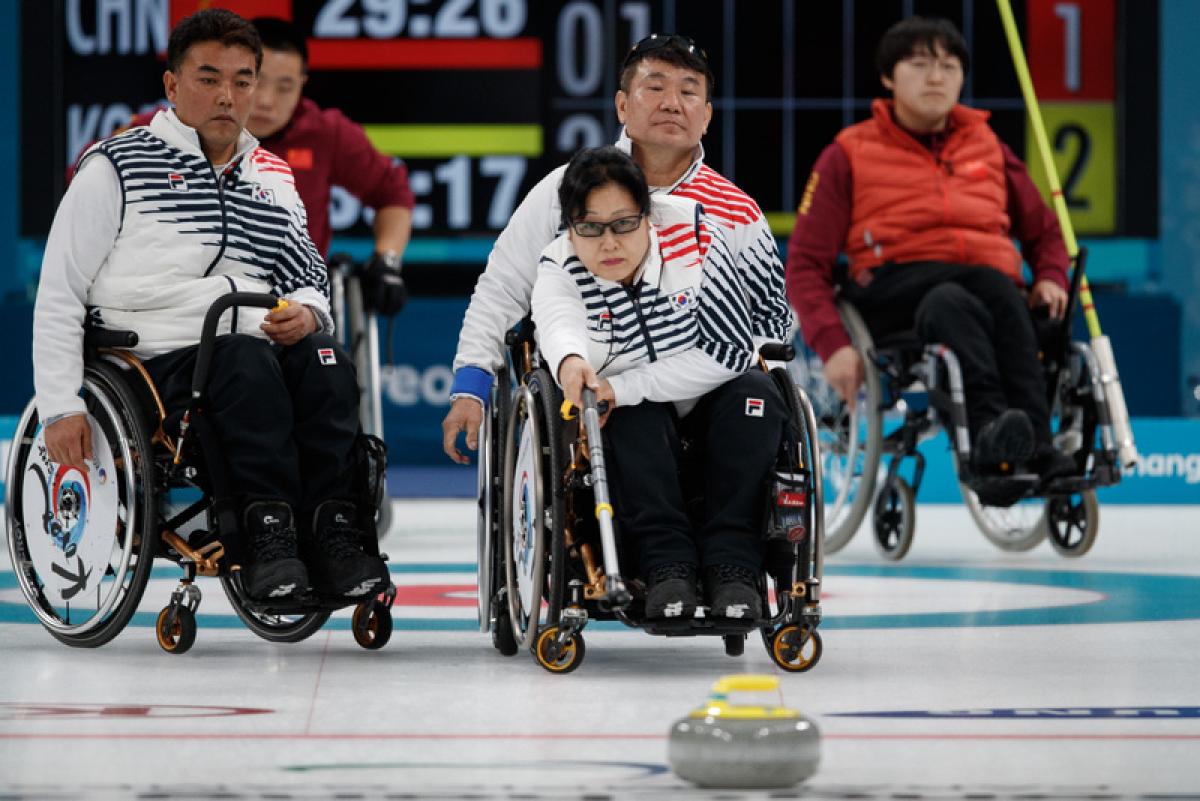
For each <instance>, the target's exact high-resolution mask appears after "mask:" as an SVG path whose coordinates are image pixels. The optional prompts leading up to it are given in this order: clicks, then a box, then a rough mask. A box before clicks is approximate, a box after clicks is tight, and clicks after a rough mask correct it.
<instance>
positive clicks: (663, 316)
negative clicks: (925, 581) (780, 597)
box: [532, 147, 786, 618]
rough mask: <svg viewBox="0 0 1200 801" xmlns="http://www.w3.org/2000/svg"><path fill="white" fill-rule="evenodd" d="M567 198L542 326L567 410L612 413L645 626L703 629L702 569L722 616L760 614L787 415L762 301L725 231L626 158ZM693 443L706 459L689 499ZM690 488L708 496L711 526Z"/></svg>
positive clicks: (537, 304)
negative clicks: (766, 515) (688, 621)
mask: <svg viewBox="0 0 1200 801" xmlns="http://www.w3.org/2000/svg"><path fill="white" fill-rule="evenodd" d="M558 197H559V201H560V205H561V208H562V223H563V226H564V227H565V228H566V233H565V234H563V235H562V236H560V237H559V238H558V239H556V240H555V241H554V242H553V243H551V244H550V245H549V246H548V247H547V248H546V249H545V250H543V251H542V255H541V261H540V264H539V265H538V276H537V281H536V283H535V285H534V288H533V297H532V307H533V320H534V323H535V324H536V326H537V332H538V338H539V346H540V348H541V352H542V354H543V355H544V357H545V359H546V364H547V367H548V368H549V370H550V372H551V374H553V375H554V376H556V378H557V380H558V382H559V384H560V385H561V386H562V388H563V394H564V395H565V396H566V398H567V399H569V400H571V401H572V402H574V403H576V404H579V403H580V395H581V393H582V388H583V387H584V386H588V387H590V388H592V389H594V390H596V392H597V395H598V397H599V398H600V399H601V400H607V401H608V402H609V404H610V407H611V409H612V411H611V412H610V413H609V416H608V419H607V422H606V427H605V456H606V463H607V464H608V467H609V481H610V484H611V486H612V489H613V497H614V500H615V502H616V503H615V506H616V511H617V521H618V523H619V525H620V526H621V530H622V532H623V534H624V535H625V538H626V541H627V542H634V543H636V547H637V551H638V566H639V568H640V570H639V572H640V574H641V575H642V576H643V577H644V578H645V579H646V581H647V596H646V616H647V617H648V618H664V617H683V618H690V617H692V616H693V615H694V613H695V611H696V607H697V605H698V604H699V597H698V595H697V592H696V587H697V577H698V575H699V572H700V571H701V570H703V575H704V584H705V589H706V593H707V596H708V597H707V602H708V604H709V605H710V608H711V610H712V611H711V612H710V614H712V615H715V616H718V617H733V618H757V617H760V616H761V613H762V610H761V609H760V603H759V595H758V591H757V590H756V584H757V581H758V576H759V575H760V574H761V572H762V561H763V553H762V541H761V536H760V532H761V514H762V487H763V483H764V480H765V478H766V475H767V472H768V471H769V470H770V468H771V465H772V464H773V463H774V457H775V453H776V450H777V449H778V446H779V442H780V440H781V437H782V435H783V424H784V420H785V418H786V410H785V409H786V407H785V405H784V400H783V399H782V398H781V397H779V395H778V392H777V390H776V389H775V386H774V383H773V382H772V381H771V379H770V378H769V377H768V376H767V375H766V374H765V373H759V372H756V371H750V370H749V368H750V366H751V362H752V358H753V355H754V343H753V341H752V337H751V310H750V301H749V299H748V295H747V293H746V291H745V288H744V286H743V282H742V279H741V277H740V273H739V272H738V270H737V268H736V267H735V260H734V258H733V256H732V253H731V251H730V248H729V245H728V243H727V242H726V237H725V233H724V232H723V230H722V229H721V227H720V226H718V225H714V224H712V223H711V222H710V221H709V219H708V218H707V217H706V216H705V214H704V212H703V209H702V208H701V207H700V206H699V205H698V204H697V203H696V202H695V201H692V200H688V199H686V198H680V197H675V196H670V195H655V196H653V197H651V195H650V191H649V188H648V186H647V184H646V179H645V176H644V174H643V173H642V170H641V168H639V167H638V165H637V164H635V163H634V161H633V160H632V159H631V158H630V157H629V156H627V155H626V154H625V153H623V152H621V151H620V150H618V149H617V148H615V147H600V148H593V149H587V150H582V151H580V152H579V153H578V154H576V156H575V157H574V158H573V159H572V160H571V163H570V164H569V165H568V166H567V169H566V172H565V173H564V174H563V179H562V183H561V184H560V186H559V189H558ZM735 379H736V381H735ZM760 379H761V380H760ZM748 388H749V394H748V393H747V389H748ZM751 395H752V396H753V397H750V396H751ZM681 439H687V440H688V441H689V442H692V443H694V444H695V446H696V447H695V449H694V451H695V452H697V453H699V454H701V456H700V459H701V463H700V464H699V466H698V469H696V471H695V472H696V475H697V478H698V482H699V484H698V485H697V486H688V487H687V488H686V490H685V487H683V486H681V482H680V473H681V469H682V468H683V467H684V465H682V464H681V459H680V457H681V454H682V448H681V444H680V443H681ZM685 491H687V492H689V493H690V494H693V495H695V494H699V495H702V496H703V498H704V510H703V511H704V513H703V515H702V518H701V519H702V521H703V522H702V523H701V524H700V525H699V526H698V527H696V528H693V526H692V524H691V522H690V520H689V517H688V510H687V508H686V505H685V497H687V496H686V495H685Z"/></svg>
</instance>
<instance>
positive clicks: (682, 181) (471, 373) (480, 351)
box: [442, 34, 790, 464]
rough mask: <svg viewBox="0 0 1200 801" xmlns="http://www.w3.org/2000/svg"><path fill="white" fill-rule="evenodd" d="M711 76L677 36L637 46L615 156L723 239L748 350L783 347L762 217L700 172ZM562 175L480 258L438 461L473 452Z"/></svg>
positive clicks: (550, 237) (548, 181)
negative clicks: (696, 206) (736, 279)
mask: <svg viewBox="0 0 1200 801" xmlns="http://www.w3.org/2000/svg"><path fill="white" fill-rule="evenodd" d="M712 92H713V75H712V71H711V70H710V69H709V66H708V61H707V56H706V55H705V53H704V51H703V50H702V49H700V48H699V47H698V46H697V45H696V43H695V42H693V41H692V40H691V39H688V38H686V37H683V36H677V35H661V34H655V35H652V36H648V37H646V38H645V39H642V40H641V41H640V42H638V43H637V44H636V45H634V46H633V48H632V49H631V50H630V51H629V54H628V55H627V56H626V57H625V60H624V62H623V63H622V64H621V74H620V89H619V90H618V91H617V94H616V98H615V102H616V109H617V117H618V119H619V120H620V121H621V123H622V124H623V126H624V128H623V130H622V131H621V134H620V136H619V138H618V139H617V143H616V146H617V147H618V148H620V149H621V150H624V151H625V152H626V153H629V154H630V155H631V156H632V157H633V160H634V161H635V162H637V164H638V166H639V167H641V168H642V171H643V172H644V173H645V175H646V179H647V182H648V183H649V184H650V187H651V192H652V193H654V194H658V193H667V194H672V195H679V196H682V197H686V198H690V199H692V200H696V201H699V203H700V204H701V205H702V206H703V208H704V212H705V213H706V214H707V215H708V216H709V217H710V218H711V219H712V220H713V221H714V222H716V223H717V224H718V225H720V226H721V227H722V228H723V229H724V230H725V233H726V237H727V239H728V240H729V243H730V245H731V249H732V251H733V253H734V254H735V258H736V260H737V268H738V271H739V274H740V275H741V277H742V283H743V287H744V290H745V291H746V293H747V296H748V298H749V300H750V306H751V309H752V311H753V318H752V321H751V322H752V332H753V334H754V338H755V343H756V344H761V343H762V342H766V341H782V340H783V339H784V338H786V336H787V334H788V329H789V325H790V311H789V309H788V305H787V300H786V297H785V291H784V273H783V265H782V264H781V263H780V261H779V254H778V253H777V251H776V248H775V239H774V237H773V236H772V234H771V230H770V227H769V226H768V225H767V221H766V219H765V218H764V216H763V213H762V211H761V210H760V209H759V208H758V204H756V203H755V202H754V201H753V200H752V199H751V198H750V196H749V195H747V194H746V193H744V192H742V191H741V190H740V189H738V188H737V186H735V185H734V184H733V183H732V182H730V181H728V180H727V179H725V178H724V177H722V176H721V175H720V174H719V173H717V172H716V171H715V170H713V169H712V168H711V167H709V166H707V165H706V164H705V163H704V147H703V146H702V145H701V144H700V139H701V137H702V136H704V134H705V132H706V131H707V130H708V125H709V122H710V121H711V120H712V112H713V109H712V102H711V100H712ZM565 170H566V165H563V166H561V167H559V168H558V169H556V170H554V171H553V172H551V173H550V174H549V175H547V176H546V177H545V178H543V179H542V180H541V181H540V182H539V183H538V184H537V185H536V186H534V187H533V189H531V190H530V191H529V194H528V195H526V196H525V199H524V200H523V201H522V202H521V204H520V206H518V207H517V210H516V211H515V212H514V213H513V216H512V219H511V220H510V221H509V223H508V225H507V226H505V228H504V230H503V231H502V232H501V233H500V236H499V237H498V238H497V239H496V245H495V247H494V248H493V249H492V252H491V255H490V256H489V257H488V263H487V268H486V269H485V270H484V272H483V274H482V275H481V276H480V278H479V282H478V283H477V284H476V285H475V293H474V295H473V296H472V297H471V304H470V306H469V307H468V308H467V313H466V316H465V318H464V320H463V327H462V331H461V333H460V334H459V340H458V351H457V353H456V354H455V357H454V384H453V386H452V387H451V391H450V397H451V401H452V405H451V407H450V412H449V413H448V414H447V415H446V419H445V420H444V421H443V423H442V432H443V443H442V444H443V448H444V450H445V451H446V455H447V456H449V457H450V458H451V459H453V460H454V461H456V462H458V463H460V464H466V463H467V462H468V461H469V459H468V457H467V456H466V455H465V454H464V453H462V452H461V451H459V449H458V445H457V441H458V437H459V435H460V434H461V433H463V432H465V434H466V444H467V447H468V448H470V449H471V450H475V449H476V447H477V446H478V435H479V426H480V424H481V423H482V421H483V411H484V407H485V405H486V403H487V399H488V397H489V394H490V392H491V387H492V383H493V381H494V377H495V372H496V370H497V369H498V368H499V367H500V366H501V365H502V364H503V363H504V335H505V333H506V332H507V331H508V330H509V329H510V328H512V326H513V325H515V324H516V323H517V322H518V321H520V320H521V318H523V317H524V316H525V315H526V314H527V313H528V312H529V303H530V300H529V299H530V295H531V293H532V291H533V282H534V280H535V278H536V276H537V266H538V257H539V254H540V253H541V251H542V249H543V248H545V247H546V246H547V245H549V244H550V243H551V242H552V241H554V239H555V238H557V237H558V236H559V235H560V234H561V233H563V231H564V229H563V228H562V223H561V216H562V215H561V210H560V208H559V201H558V187H559V184H560V183H561V182H562V176H563V173H564V171H565Z"/></svg>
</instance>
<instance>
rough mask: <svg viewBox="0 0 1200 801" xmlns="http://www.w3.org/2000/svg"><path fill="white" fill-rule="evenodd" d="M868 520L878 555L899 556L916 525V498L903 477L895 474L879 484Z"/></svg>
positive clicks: (905, 549)
mask: <svg viewBox="0 0 1200 801" xmlns="http://www.w3.org/2000/svg"><path fill="white" fill-rule="evenodd" d="M871 522H872V524H873V528H874V531H875V549H876V550H877V551H879V554H880V556H882V557H883V558H884V559H888V560H890V561H893V562H895V561H898V560H900V559H903V558H904V555H905V554H906V553H908V549H909V548H911V547H912V543H913V532H914V531H915V529H916V527H917V499H916V495H915V494H914V493H913V491H912V487H910V486H909V485H908V482H907V481H905V480H904V479H902V478H899V477H897V478H894V479H892V480H891V481H889V482H887V483H886V484H884V485H883V487H882V488H880V490H879V497H877V498H876V499H875V514H874V517H873V519H872V521H871Z"/></svg>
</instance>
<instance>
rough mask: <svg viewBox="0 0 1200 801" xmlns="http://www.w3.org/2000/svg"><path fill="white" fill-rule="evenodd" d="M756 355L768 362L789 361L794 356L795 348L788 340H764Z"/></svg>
mask: <svg viewBox="0 0 1200 801" xmlns="http://www.w3.org/2000/svg"><path fill="white" fill-rule="evenodd" d="M758 355H759V356H762V357H763V359H765V360H766V361H769V362H790V361H791V360H792V359H794V358H796V348H795V347H794V346H793V345H792V343H790V342H764V343H763V344H762V346H761V347H760V348H759V349H758Z"/></svg>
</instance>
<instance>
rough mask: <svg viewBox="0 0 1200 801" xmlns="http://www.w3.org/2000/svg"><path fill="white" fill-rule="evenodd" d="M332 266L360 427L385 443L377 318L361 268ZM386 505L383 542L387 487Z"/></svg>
mask: <svg viewBox="0 0 1200 801" xmlns="http://www.w3.org/2000/svg"><path fill="white" fill-rule="evenodd" d="M328 265H329V301H330V302H329V307H330V309H331V310H332V312H333V319H334V321H335V322H336V323H337V336H338V341H339V342H341V343H342V346H343V347H345V348H346V351H347V352H348V353H349V354H350V358H351V359H353V360H354V368H355V370H356V371H357V373H358V384H359V409H358V419H359V424H360V425H361V426H362V429H363V431H364V432H365V433H367V434H370V435H372V436H375V437H378V438H379V439H383V438H384V436H383V377H382V374H381V370H380V367H379V325H378V319H379V318H378V315H377V314H376V313H375V312H374V311H371V310H368V309H367V308H366V304H365V303H364V302H363V291H362V279H361V278H360V277H359V274H358V270H359V267H358V265H357V264H355V262H354V261H353V260H352V259H351V258H350V257H349V256H347V255H345V254H341V253H338V254H332V255H330V257H329V260H328ZM384 499H385V500H387V502H386V503H383V504H380V505H379V512H378V514H377V515H376V518H375V525H376V530H377V531H378V534H379V536H380V537H381V538H382V537H383V536H385V535H386V534H387V533H388V531H389V530H390V529H391V526H392V504H391V502H390V500H389V499H388V495H387V485H386V480H385V483H384Z"/></svg>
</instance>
